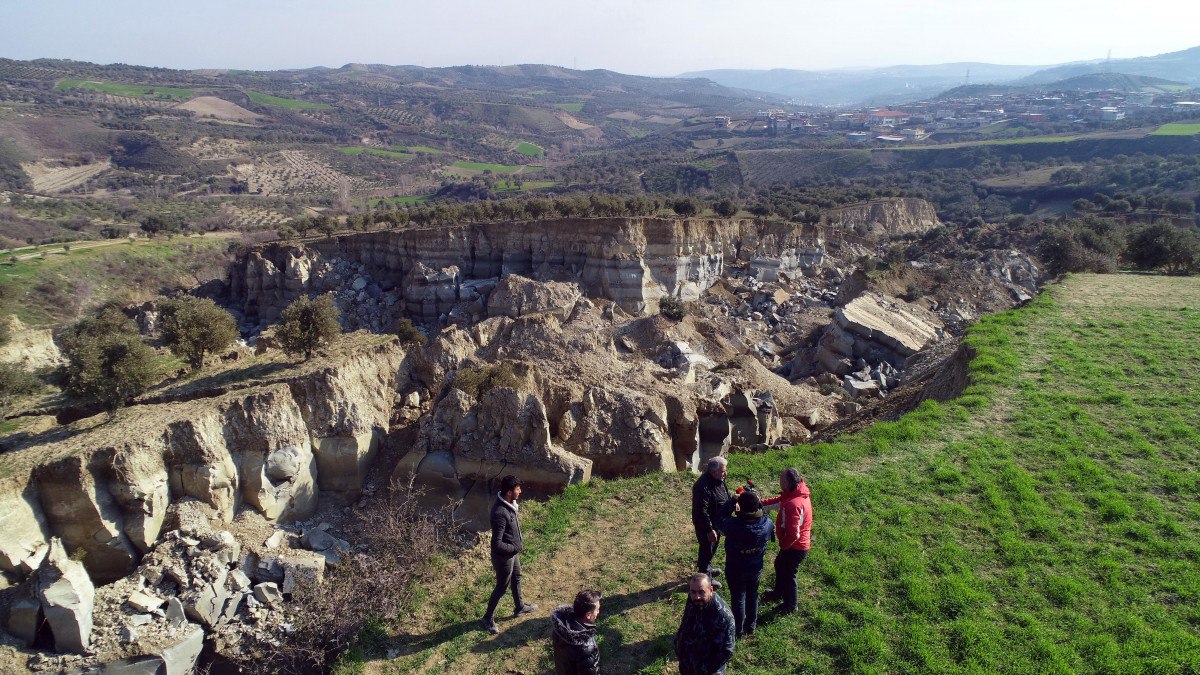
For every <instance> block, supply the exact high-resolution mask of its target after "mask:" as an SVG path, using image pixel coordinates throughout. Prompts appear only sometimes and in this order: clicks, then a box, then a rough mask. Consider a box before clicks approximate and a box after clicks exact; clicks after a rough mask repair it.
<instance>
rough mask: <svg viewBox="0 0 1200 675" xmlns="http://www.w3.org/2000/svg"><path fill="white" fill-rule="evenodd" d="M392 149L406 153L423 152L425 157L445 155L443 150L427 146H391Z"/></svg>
mask: <svg viewBox="0 0 1200 675" xmlns="http://www.w3.org/2000/svg"><path fill="white" fill-rule="evenodd" d="M392 147H393V148H396V149H397V150H404V151H406V152H423V153H425V154H427V155H444V154H446V151H445V150H438V149H437V148H431V147H429V146H428V145H393V146H392Z"/></svg>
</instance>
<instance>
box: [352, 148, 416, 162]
mask: <svg viewBox="0 0 1200 675" xmlns="http://www.w3.org/2000/svg"><path fill="white" fill-rule="evenodd" d="M388 147H389V148H397V147H400V146H388ZM338 152H340V153H342V154H343V155H361V154H363V153H368V154H371V155H379V156H380V157H391V158H392V159H412V158H413V157H416V155H414V154H412V153H411V152H403V151H399V150H393V149H387V150H385V149H384V148H364V147H362V146H361V145H355V146H349V147H342V148H338Z"/></svg>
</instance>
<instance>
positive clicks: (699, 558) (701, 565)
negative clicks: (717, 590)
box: [696, 530, 721, 572]
mask: <svg viewBox="0 0 1200 675" xmlns="http://www.w3.org/2000/svg"><path fill="white" fill-rule="evenodd" d="M709 532H711V530H705V531H703V532H701V531H700V530H696V542H697V543H698V544H699V545H700V552H699V553H698V554H697V555H696V571H697V572H707V571H708V568H709V567H712V559H713V556H714V555H716V554H717V546H718V545H719V544H720V543H721V534H720V533H717V540H716V541H714V542H713V543H711V544H710V543H708V533H709Z"/></svg>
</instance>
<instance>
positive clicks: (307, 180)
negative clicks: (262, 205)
mask: <svg viewBox="0 0 1200 675" xmlns="http://www.w3.org/2000/svg"><path fill="white" fill-rule="evenodd" d="M238 173H239V174H240V175H241V177H242V178H244V179H245V180H246V181H247V183H248V184H249V188H250V192H253V193H256V194H263V195H308V194H319V193H323V192H330V191H334V190H337V189H338V186H339V185H341V183H342V181H349V182H350V190H351V192H360V191H364V190H369V189H371V188H373V187H376V186H375V185H374V184H372V183H371V182H370V181H367V180H365V179H362V178H357V177H352V176H347V175H346V174H344V173H342V172H340V171H337V170H336V169H333V168H331V167H329V166H326V165H325V164H322V163H321V162H318V161H317V160H315V159H313V158H312V157H309V156H308V155H307V154H305V153H304V152H302V151H300V150H281V151H279V152H278V153H276V154H273V155H268V156H266V157H263V158H261V159H259V160H258V161H257V162H256V163H255V164H248V165H243V166H240V167H238ZM260 190H261V192H260Z"/></svg>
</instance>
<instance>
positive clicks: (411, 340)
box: [392, 316, 425, 346]
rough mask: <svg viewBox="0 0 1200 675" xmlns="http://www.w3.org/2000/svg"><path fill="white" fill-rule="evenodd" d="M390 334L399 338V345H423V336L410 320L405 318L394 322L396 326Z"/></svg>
mask: <svg viewBox="0 0 1200 675" xmlns="http://www.w3.org/2000/svg"><path fill="white" fill-rule="evenodd" d="M392 332H393V333H395V334H396V337H398V338H400V344H402V345H415V346H420V345H423V344H425V334H424V333H422V332H421V329H420V328H417V327H416V325H415V324H413V322H412V319H409V318H408V317H406V316H404V317H400V318H399V319H397V320H396V325H395V326H394V327H393V328H392Z"/></svg>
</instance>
